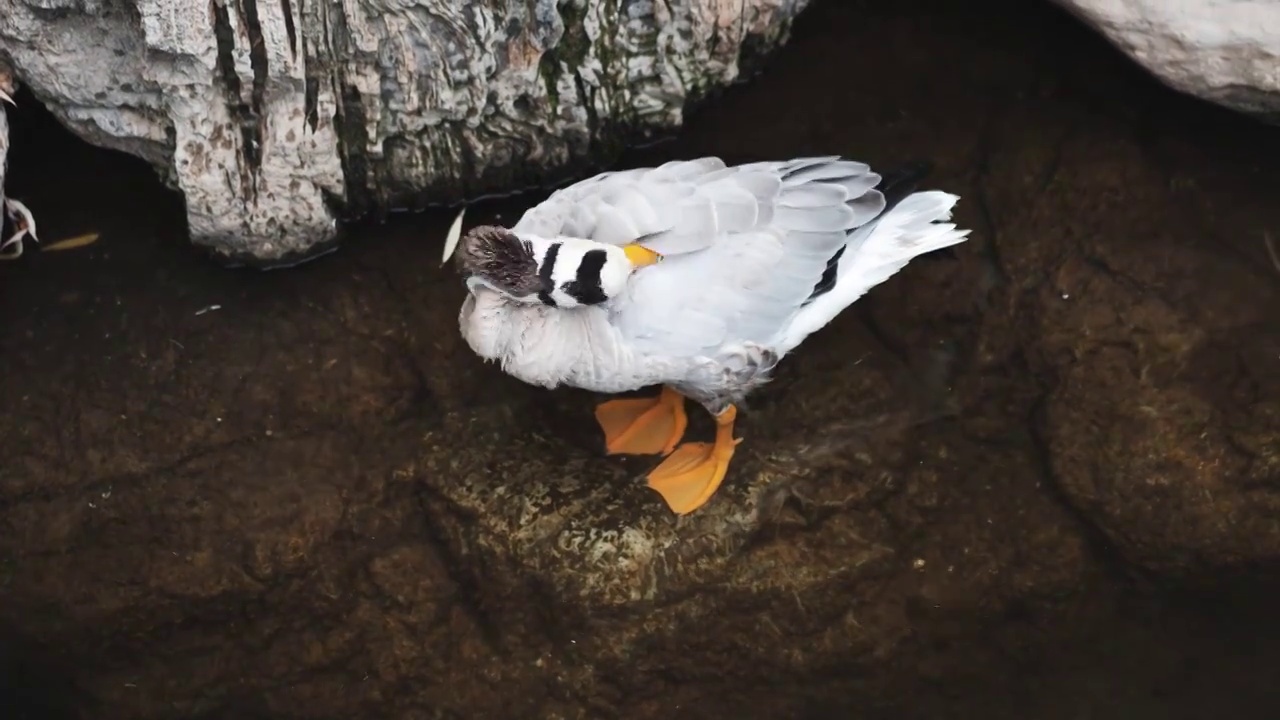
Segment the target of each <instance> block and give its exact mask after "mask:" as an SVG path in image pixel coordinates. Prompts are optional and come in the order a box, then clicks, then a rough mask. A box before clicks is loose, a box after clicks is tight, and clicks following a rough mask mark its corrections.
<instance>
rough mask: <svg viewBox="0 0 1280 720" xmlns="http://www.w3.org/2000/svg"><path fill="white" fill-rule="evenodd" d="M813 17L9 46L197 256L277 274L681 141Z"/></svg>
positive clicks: (329, 2) (402, 3)
mask: <svg viewBox="0 0 1280 720" xmlns="http://www.w3.org/2000/svg"><path fill="white" fill-rule="evenodd" d="M807 3H808V0H658V1H654V0H630V1H626V2H620V1H618V0H531V1H530V2H511V1H508V0H484V1H483V2H456V0H359V1H358V2H337V1H335V0H279V2H276V1H275V0H215V1H214V2H185V1H184V0H0V47H3V48H4V50H3V51H2V52H3V53H4V54H6V55H8V56H9V58H10V59H11V60H12V62H13V65H14V67H15V68H16V70H17V72H18V75H19V77H20V79H21V80H22V81H23V82H24V83H25V84H26V85H27V86H29V87H30V88H31V89H32V91H33V92H34V93H35V94H36V96H38V97H39V98H40V100H41V101H43V102H44V103H45V104H46V105H47V106H48V107H49V108H50V109H51V110H52V111H53V112H54V114H55V115H57V116H58V117H59V118H60V119H61V120H62V121H63V122H65V123H66V124H67V125H68V126H70V127H71V128H72V129H73V130H74V131H75V132H76V133H77V134H79V135H80V136H81V137H83V138H85V139H87V140H88V141H90V142H92V143H94V144H96V145H101V146H105V147H111V148H115V149H119V150H123V151H125V152H128V153H131V154H133V155H137V156H140V157H143V158H146V159H147V160H148V161H149V162H150V163H151V164H152V165H153V166H155V167H156V168H157V169H159V170H160V171H161V173H162V174H163V175H164V176H165V177H166V178H167V179H168V181H169V182H170V183H171V184H172V185H174V186H176V187H177V188H178V189H179V190H181V192H182V193H183V195H184V197H185V199H186V203H187V213H188V222H189V226H190V234H191V236H192V239H193V240H194V241H195V242H197V243H199V244H202V245H206V246H209V247H211V248H213V249H214V250H215V251H216V252H218V253H220V254H222V255H226V256H231V257H243V258H246V259H250V258H251V259H253V260H254V261H255V262H266V263H270V262H283V261H288V260H289V259H290V258H292V257H295V256H300V255H301V256H305V255H307V254H308V253H311V252H314V251H316V250H318V249H320V248H322V247H323V246H324V245H325V244H326V243H327V242H328V241H330V240H332V239H334V238H335V237H336V235H337V228H336V220H338V219H341V218H343V217H349V216H353V215H355V214H359V213H362V212H365V211H368V210H386V209H395V208H401V207H415V206H421V205H426V204H436V203H441V202H450V201H456V200H459V199H461V198H463V197H464V196H473V195H476V194H480V193H483V192H486V191H494V190H503V191H505V190H510V189H511V188H512V186H513V185H519V184H527V183H528V182H530V181H534V180H546V179H547V177H548V174H549V173H552V172H554V171H555V170H557V169H563V168H566V167H569V166H572V165H574V164H579V163H582V162H584V161H586V160H592V159H596V160H598V159H604V158H607V157H608V156H609V155H610V153H611V151H613V150H614V149H615V148H616V147H617V146H618V143H619V142H620V141H622V140H625V139H631V138H634V137H636V136H638V135H641V134H643V133H647V132H653V131H662V130H670V129H674V128H676V127H678V126H679V124H680V121H681V117H682V111H683V108H684V107H685V105H686V103H688V102H690V101H693V100H696V99H698V98H699V97H701V96H703V95H705V94H706V93H707V92H708V91H710V90H712V89H714V88H717V87H720V86H723V85H725V84H726V83H729V82H731V81H733V80H734V79H735V78H737V77H738V76H739V74H740V61H743V60H749V59H751V56H752V54H758V53H760V52H762V51H764V50H767V49H769V48H771V47H773V46H775V45H777V44H778V43H780V42H782V41H783V39H784V38H785V36H786V32H787V30H788V28H789V26H790V23H791V20H792V18H793V17H794V16H795V15H796V14H797V13H798V12H800V11H801V9H803V8H804V7H805V5H806V4H807ZM90 39H91V41H90Z"/></svg>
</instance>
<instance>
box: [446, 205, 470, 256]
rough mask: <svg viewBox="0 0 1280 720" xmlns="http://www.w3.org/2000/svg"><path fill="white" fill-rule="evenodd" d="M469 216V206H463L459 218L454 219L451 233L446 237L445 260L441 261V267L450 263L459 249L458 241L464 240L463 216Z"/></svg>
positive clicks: (450, 228) (450, 229) (450, 227)
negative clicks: (450, 259)
mask: <svg viewBox="0 0 1280 720" xmlns="http://www.w3.org/2000/svg"><path fill="white" fill-rule="evenodd" d="M466 214H467V206H466V205H463V206H462V210H460V211H459V212H458V217H456V218H454V219H453V224H452V225H450V226H449V232H448V234H447V235H445V236H444V258H443V259H442V260H441V261H440V264H441V265H444V264H445V263H447V262H449V258H451V257H453V253H454V251H455V250H457V249H458V240H460V239H461V238H462V216H463V215H466Z"/></svg>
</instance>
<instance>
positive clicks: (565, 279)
mask: <svg viewBox="0 0 1280 720" xmlns="http://www.w3.org/2000/svg"><path fill="white" fill-rule="evenodd" d="M533 248H534V257H535V259H536V260H537V263H538V277H539V278H540V279H541V280H542V291H541V292H539V293H538V300H539V301H540V302H542V303H543V304H544V305H551V306H553V307H565V308H568V307H577V306H579V305H598V304H600V303H602V302H605V301H607V300H609V299H610V298H612V297H614V296H616V295H617V294H618V293H620V292H622V289H623V288H624V287H625V286H626V283H627V277H628V276H630V274H631V271H632V269H633V268H632V265H631V261H630V260H628V259H627V256H626V254H625V253H623V252H622V250H621V248H617V247H614V246H612V245H604V244H601V243H597V242H592V241H590V240H579V239H576V238H561V239H557V240H545V241H541V242H539V241H538V240H537V239H535V240H534V241H533Z"/></svg>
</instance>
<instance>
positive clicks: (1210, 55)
mask: <svg viewBox="0 0 1280 720" xmlns="http://www.w3.org/2000/svg"><path fill="white" fill-rule="evenodd" d="M1056 2H1057V3H1058V4H1059V5H1062V6H1064V7H1066V8H1067V9H1068V10H1070V11H1071V12H1073V13H1074V14H1075V15H1077V16H1079V17H1080V18H1081V19H1083V20H1084V21H1085V22H1086V23H1088V24H1089V25H1091V26H1092V27H1093V28H1094V29H1096V30H1098V31H1099V32H1100V33H1102V34H1103V35H1105V36H1106V37H1107V38H1108V39H1110V40H1111V42H1113V43H1114V44H1115V45H1116V46H1117V47H1119V48H1120V49H1121V50H1122V51H1124V52H1125V54H1127V55H1128V56H1129V57H1131V58H1132V59H1133V60H1135V61H1137V62H1138V63H1139V64H1140V65H1142V66H1143V67H1145V68H1146V69H1147V70H1150V71H1151V72H1152V73H1154V74H1155V76H1156V77H1158V78H1159V79H1160V80H1161V81H1163V82H1165V83H1167V84H1168V85H1170V86H1172V87H1173V88H1175V89H1177V90H1180V91H1182V92H1185V93H1189V94H1191V95H1195V96H1197V97H1200V98H1204V99H1205V100H1209V101H1211V102H1215V103H1218V104H1220V105H1224V106H1226V107H1229V108H1232V109H1234V110H1239V111H1242V112H1246V113H1250V114H1254V115H1260V116H1263V117H1267V118H1272V119H1277V118H1280V75H1277V74H1276V72H1275V68H1276V66H1277V64H1280V5H1277V4H1275V3H1266V2H1236V1H1235V0H1056Z"/></svg>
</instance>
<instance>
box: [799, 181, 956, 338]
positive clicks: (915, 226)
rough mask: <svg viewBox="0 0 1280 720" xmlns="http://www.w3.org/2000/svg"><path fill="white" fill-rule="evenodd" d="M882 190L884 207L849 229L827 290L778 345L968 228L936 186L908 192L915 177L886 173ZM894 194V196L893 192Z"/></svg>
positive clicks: (820, 322) (801, 335) (803, 335)
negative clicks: (954, 215)
mask: <svg viewBox="0 0 1280 720" xmlns="http://www.w3.org/2000/svg"><path fill="white" fill-rule="evenodd" d="M884 177H885V178H886V179H885V180H884V181H882V183H881V186H882V189H881V192H884V193H885V196H886V197H885V199H886V201H887V203H886V208H887V209H886V210H885V211H884V212H883V213H882V214H881V215H880V216H879V217H878V218H876V219H875V220H874V221H873V222H870V223H868V224H866V225H863V226H862V227H859V228H857V229H856V230H854V231H853V232H852V233H850V234H849V242H848V244H847V245H845V247H844V251H843V252H842V253H841V257H840V259H839V266H838V268H837V270H836V279H835V283H834V285H833V286H832V287H831V289H830V290H829V291H828V292H826V293H824V294H822V295H819V296H818V297H815V298H813V300H812V301H811V302H810V303H809V304H807V305H805V306H804V307H803V308H802V309H801V310H800V312H799V313H797V314H796V317H795V319H794V320H793V321H792V322H791V324H790V325H789V326H788V327H787V330H786V331H785V332H784V334H783V337H782V338H781V341H780V342H779V343H778V350H780V351H781V354H785V353H787V352H789V351H791V350H793V349H794V348H795V347H796V346H798V345H799V344H800V343H801V342H803V341H804V339H805V338H807V337H808V336H809V335H811V334H812V333H814V332H816V331H817V330H819V329H820V328H822V327H823V326H825V325H826V324H827V323H829V322H831V320H832V319H834V318H835V316H836V315H839V314H840V312H841V311H843V310H844V309H845V308H847V307H849V306H850V305H852V304H853V303H854V301H856V300H857V299H858V298H860V297H862V296H863V295H865V294H866V292H867V291H868V290H870V289H871V288H873V287H875V286H876V285H879V284H880V283H882V282H884V281H885V280H888V279H889V278H890V277H892V276H893V275H894V274H895V273H897V272H898V271H899V270H901V269H902V268H904V267H906V265H907V263H909V262H911V260H912V259H914V258H916V257H919V256H920V255H924V254H926V253H930V252H933V251H934V250H940V249H942V248H945V247H950V246H952V245H956V244H959V243H961V242H964V240H965V238H967V237H968V235H969V232H970V231H969V230H961V229H959V228H957V227H956V226H955V224H954V223H951V222H947V221H948V220H950V219H951V210H952V208H954V207H955V204H956V202H957V201H959V199H960V197H959V196H957V195H952V194H951V193H947V192H943V191H941V190H926V191H923V192H912V190H914V184H915V182H917V181H918V179H919V177H923V175H920V176H917V177H915V178H914V179H912V174H902V175H900V176H893V178H892V185H890V176H889V175H887V174H886V175H885V176H884ZM895 195H896V196H897V197H896V198H895V197H894V196H895Z"/></svg>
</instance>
